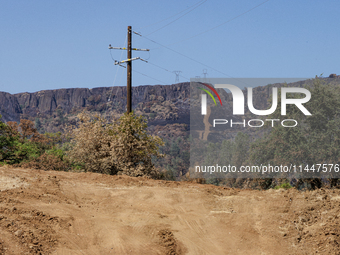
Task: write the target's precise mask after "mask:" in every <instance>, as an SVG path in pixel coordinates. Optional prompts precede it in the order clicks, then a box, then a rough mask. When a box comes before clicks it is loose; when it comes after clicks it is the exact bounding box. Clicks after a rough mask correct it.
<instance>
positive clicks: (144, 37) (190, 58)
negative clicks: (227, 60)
mask: <svg viewBox="0 0 340 255" xmlns="http://www.w3.org/2000/svg"><path fill="white" fill-rule="evenodd" d="M268 1H269V0H268ZM139 35H140V34H139ZM140 36H142V37H143V38H145V39H147V40H149V41H151V42H153V43H155V44H158V45H159V46H161V47H164V48H166V49H168V50H170V51H172V52H175V53H177V54H179V55H181V56H183V57H185V58H187V59H190V60H191V61H194V62H196V63H198V64H201V65H203V66H206V67H209V68H210V69H212V70H214V71H216V72H218V73H221V74H223V75H226V76H228V77H230V78H233V77H231V76H230V75H228V74H226V73H224V72H221V71H219V70H217V69H216V68H214V67H211V66H209V65H207V64H204V63H202V62H200V61H198V60H196V59H193V58H191V57H188V56H186V55H184V54H182V53H180V52H178V51H176V50H173V49H171V48H169V47H167V46H165V45H163V44H160V43H158V42H156V41H154V40H152V39H150V38H148V37H146V36H143V35H140Z"/></svg>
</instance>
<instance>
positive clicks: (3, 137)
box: [0, 115, 19, 162]
mask: <svg viewBox="0 0 340 255" xmlns="http://www.w3.org/2000/svg"><path fill="white" fill-rule="evenodd" d="M1 118H2V116H1V115H0V161H1V162H3V161H6V160H10V159H12V158H13V157H14V151H15V148H16V146H15V144H16V142H17V140H18V138H19V137H18V136H17V135H16V134H15V133H14V132H13V130H12V129H11V128H10V126H8V125H7V124H6V123H4V122H2V121H1Z"/></svg>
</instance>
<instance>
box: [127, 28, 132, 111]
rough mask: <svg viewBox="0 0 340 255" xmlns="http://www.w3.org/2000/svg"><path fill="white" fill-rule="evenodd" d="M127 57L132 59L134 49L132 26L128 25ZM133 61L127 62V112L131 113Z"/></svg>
mask: <svg viewBox="0 0 340 255" xmlns="http://www.w3.org/2000/svg"><path fill="white" fill-rule="evenodd" d="M127 41H128V45H127V46H128V47H127V59H129V60H130V59H132V51H131V44H132V42H131V26H128V30H127ZM131 71H132V61H131V60H130V61H128V62H127V105H126V106H127V112H128V113H130V112H131V111H132V88H131V81H132V75H131Z"/></svg>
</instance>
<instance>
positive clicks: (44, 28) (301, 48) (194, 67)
mask: <svg viewBox="0 0 340 255" xmlns="http://www.w3.org/2000/svg"><path fill="white" fill-rule="evenodd" d="M263 2H264V0H219V1H216V0H215V1H214V0H206V1H204V0H201V1H200V0H181V1H178V0H173V1H160V0H158V1H156V0H146V1H136V0H135V1H130V0H120V1H117V0H116V1H108V0H106V1H104V0H97V1H87V0H78V1H73V0H67V1H64V0H58V1H57V0H48V1H46V0H12V1H10V0H0V25H1V29H0V33H1V38H0V91H6V92H10V93H19V92H25V91H27V92H34V91H38V90H43V89H58V88H72V87H87V88H93V87H110V86H113V85H115V86H119V85H125V84H126V69H125V68H123V67H119V66H115V65H114V61H113V60H112V58H111V55H110V50H109V49H108V45H109V44H112V46H124V43H125V41H126V29H127V26H128V25H131V26H132V29H133V30H134V31H136V32H139V33H141V34H142V35H143V36H144V37H139V36H137V35H135V34H134V35H133V47H137V48H149V49H151V51H150V52H149V53H148V52H133V57H137V56H139V57H141V58H144V59H148V61H149V63H145V62H142V61H140V60H136V61H134V62H133V65H132V67H133V70H134V72H133V85H134V86H137V85H149V84H150V85H152V84H172V83H175V77H176V76H175V74H173V73H172V72H173V71H175V70H179V71H182V73H181V75H182V76H181V77H180V82H183V81H189V79H190V78H193V77H196V76H201V77H203V76H204V75H203V72H206V73H207V74H206V75H207V77H211V78H215V77H238V78H246V77H249V78H250V77H251V78H252V77H314V76H315V75H320V74H321V73H324V76H328V75H329V74H330V73H340V69H339V60H340V51H339V42H340V33H339V24H340V15H339V10H340V1H338V0H333V1H331V0H269V1H267V2H265V3H263ZM261 3H263V4H262V5H260V4H261ZM258 5H260V6H258ZM256 6H258V7H257V8H255V9H253V10H251V9H252V8H254V7H256ZM247 11H249V12H247ZM221 24H222V25H221ZM219 25H221V26H219ZM216 26H219V27H217V28H216V29H212V28H214V27H216ZM160 28H161V29H160ZM158 29H160V30H158ZM156 30H158V31H156ZM154 31H155V32H154ZM205 31H208V32H206V33H202V32H205ZM153 32H154V33H153ZM149 34H150V35H149ZM195 35H198V36H196V37H193V36H195ZM151 40H152V41H151ZM153 41H155V42H157V43H158V44H156V43H154V42H153ZM161 45H163V46H166V47H167V48H166V47H163V46H161ZM170 49H171V50H170ZM172 50H173V51H172ZM177 52H178V53H180V54H178V53H177ZM111 53H112V57H113V58H114V59H117V60H119V59H121V60H124V59H126V51H123V52H122V51H120V50H112V51H111ZM181 54H182V55H181ZM185 56H186V57H185ZM164 69H166V70H168V71H166V70H164ZM204 69H206V70H205V71H203V70H204ZM142 74H144V75H142Z"/></svg>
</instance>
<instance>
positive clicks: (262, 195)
mask: <svg viewBox="0 0 340 255" xmlns="http://www.w3.org/2000/svg"><path fill="white" fill-rule="evenodd" d="M0 190H1V192H0V254H72V255H76V254H148V255H151V254H212V255H216V254H247V255H249V254H252V255H256V254H259V255H260V254H261V255H263V254H340V245H339V244H340V236H339V234H340V225H339V223H340V192H339V190H318V191H313V192H299V191H296V190H287V191H286V190H268V191H254V190H235V189H228V188H222V187H215V186H212V185H202V184H195V183H190V182H167V181H155V180H150V179H145V178H130V177H126V176H107V175H101V174H94V173H66V172H54V171H37V170H31V169H10V168H4V167H2V168H0Z"/></svg>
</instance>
